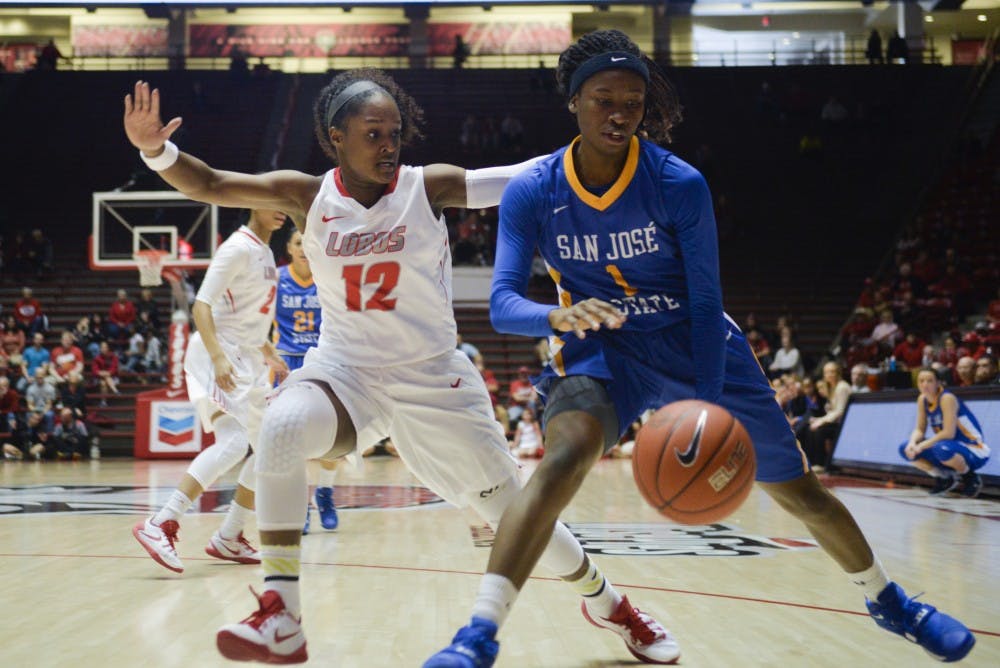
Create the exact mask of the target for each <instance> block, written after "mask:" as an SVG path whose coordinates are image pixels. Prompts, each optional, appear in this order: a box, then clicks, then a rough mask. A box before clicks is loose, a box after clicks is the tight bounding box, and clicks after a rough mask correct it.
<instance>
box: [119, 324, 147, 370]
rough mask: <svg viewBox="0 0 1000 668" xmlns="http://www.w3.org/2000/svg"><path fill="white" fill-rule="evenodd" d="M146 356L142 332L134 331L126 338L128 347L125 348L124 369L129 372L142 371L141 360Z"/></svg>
mask: <svg viewBox="0 0 1000 668" xmlns="http://www.w3.org/2000/svg"><path fill="white" fill-rule="evenodd" d="M145 357H146V339H145V337H144V336H143V335H142V332H135V333H134V334H133V335H132V336H130V337H129V340H128V348H127V349H126V350H125V364H124V369H125V371H128V372H129V373H142V372H143V371H145V368H144V367H143V366H142V362H143V360H144V359H145Z"/></svg>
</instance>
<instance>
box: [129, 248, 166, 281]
mask: <svg viewBox="0 0 1000 668" xmlns="http://www.w3.org/2000/svg"><path fill="white" fill-rule="evenodd" d="M169 255H170V253H168V252H167V251H162V250H141V251H138V252H136V253H135V254H134V255H133V256H132V259H134V260H135V265H136V266H137V267H138V268H139V285H141V286H142V287H144V288H151V287H154V286H157V285H163V276H162V272H163V263H164V262H166V259H167V257H168V256H169Z"/></svg>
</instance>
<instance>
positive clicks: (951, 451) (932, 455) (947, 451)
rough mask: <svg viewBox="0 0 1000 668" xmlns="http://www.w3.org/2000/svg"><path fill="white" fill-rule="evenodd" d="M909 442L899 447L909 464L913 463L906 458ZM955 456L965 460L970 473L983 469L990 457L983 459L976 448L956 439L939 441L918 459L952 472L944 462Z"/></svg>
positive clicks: (900, 454)
mask: <svg viewBox="0 0 1000 668" xmlns="http://www.w3.org/2000/svg"><path fill="white" fill-rule="evenodd" d="M907 443H909V441H903V442H902V443H901V444H900V446H899V456H900V457H902V458H903V459H905V460H906V461H907V462H910V463H912V462H913V460H912V459H909V458H907V456H906V452H905V450H906V444H907ZM955 455H959V456H960V457H961V458H962V459H964V460H965V463H966V464H967V465H968V466H969V470H970V471H975V470H976V469H979V468H982V467H983V465H984V464H986V462H988V461H989V459H990V458H989V457H981V456H980V455H979V454H978V453H977V452H976V451H975V449H974V448H970V447H969V446H968V445H966V444H965V443H962V442H961V441H957V440H954V439H945V440H943V441H938V442H937V443H935V444H934V445H932V446H931V447H929V448H927V449H926V450H924V451H923V452H921V453H920V454H919V455H917V459H923V460H924V461H926V462H930V463H931V464H933V465H934V467H935V468H939V469H944V470H946V471H950V470H952V469H951V468H950V467H948V466H945V465H944V462H946V461H948V460H949V459H951V458H952V457H954V456H955Z"/></svg>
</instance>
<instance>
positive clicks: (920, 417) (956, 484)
mask: <svg viewBox="0 0 1000 668" xmlns="http://www.w3.org/2000/svg"><path fill="white" fill-rule="evenodd" d="M917 389H919V390H920V395H919V396H918V397H917V425H916V426H915V427H914V428H913V432H912V433H911V434H910V439H909V440H908V441H906V442H905V443H903V444H902V445H900V446H899V454H900V455H901V456H902V457H903V459H905V460H906V461H908V462H912V463H913V465H914V466H916V467H917V468H918V469H920V470H921V471H923V472H924V473H927V474H928V475H930V476H933V477H934V479H935V480H934V486H933V487H932V488H931V494H932V495H933V496H938V495H941V494H946V493H948V492H951V491H952V490H955V489H958V490H959V493H960V494H961V495H962V496H965V497H968V498H970V499H971V498H974V497H976V496H978V494H979V491H980V490H981V489H982V487H983V481H982V479H981V478H980V477H979V474H978V473H976V470H977V469H980V468H982V467H983V466H984V465H985V464H986V462H987V461H989V459H990V448H989V446H987V445H986V444H985V443H984V442H983V430H982V429H981V428H980V426H979V420H977V419H976V416H975V415H973V414H972V411H970V410H969V408H968V406H966V405H965V402H963V401H962V400H961V399H959V398H958V397H956V396H955V395H954V394H952V393H951V392H949V391H948V390H946V389H944V387H943V386H942V385H941V381H940V380H939V379H938V377H937V374H936V373H935V372H934V370H933V369H928V368H924V369H921V370H920V372H919V373H918V374H917ZM928 425H930V427H931V429H932V430H933V431H934V435H933V436H931V437H930V438H928V437H927V426H928ZM956 473H957V474H958V475H955V474H956Z"/></svg>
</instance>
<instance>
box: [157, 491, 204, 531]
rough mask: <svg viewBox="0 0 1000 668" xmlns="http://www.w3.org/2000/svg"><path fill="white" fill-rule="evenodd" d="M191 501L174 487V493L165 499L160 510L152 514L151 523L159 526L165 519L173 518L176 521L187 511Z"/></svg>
mask: <svg viewBox="0 0 1000 668" xmlns="http://www.w3.org/2000/svg"><path fill="white" fill-rule="evenodd" d="M192 503H194V501H192V500H191V499H189V498H188V497H187V494H185V493H184V492H182V491H181V490H179V489H175V490H174V493H173V494H171V495H170V498H169V499H168V500H167V503H166V505H164V506H163V507H162V508H160V512H158V513H156V515H154V516H153V524H155V525H156V526H160V525H161V524H163V523H164V522H166V521H167V520H174V521H175V522H176V521H177V520H179V519H180V518H181V517H182V516H183V515H184V513H186V512H187V509H188V508H190V507H191V504H192Z"/></svg>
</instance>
